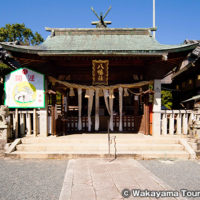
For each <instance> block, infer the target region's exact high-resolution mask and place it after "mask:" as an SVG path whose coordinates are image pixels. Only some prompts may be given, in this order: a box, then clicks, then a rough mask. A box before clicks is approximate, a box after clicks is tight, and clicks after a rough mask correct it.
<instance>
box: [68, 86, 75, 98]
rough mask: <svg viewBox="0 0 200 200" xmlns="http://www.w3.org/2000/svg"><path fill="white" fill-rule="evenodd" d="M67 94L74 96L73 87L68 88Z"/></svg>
mask: <svg viewBox="0 0 200 200" xmlns="http://www.w3.org/2000/svg"><path fill="white" fill-rule="evenodd" d="M69 96H70V97H73V96H75V94H74V89H73V88H70V91H69Z"/></svg>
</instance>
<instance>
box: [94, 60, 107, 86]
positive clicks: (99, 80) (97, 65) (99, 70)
mask: <svg viewBox="0 0 200 200" xmlns="http://www.w3.org/2000/svg"><path fill="white" fill-rule="evenodd" d="M108 64H109V61H108V60H93V61H92V83H93V85H108Z"/></svg>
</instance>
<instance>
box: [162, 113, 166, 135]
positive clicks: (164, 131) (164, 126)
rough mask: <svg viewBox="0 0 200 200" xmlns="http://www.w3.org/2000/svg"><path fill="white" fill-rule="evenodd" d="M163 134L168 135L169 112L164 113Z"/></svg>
mask: <svg viewBox="0 0 200 200" xmlns="http://www.w3.org/2000/svg"><path fill="white" fill-rule="evenodd" d="M162 135H167V114H166V113H164V114H162Z"/></svg>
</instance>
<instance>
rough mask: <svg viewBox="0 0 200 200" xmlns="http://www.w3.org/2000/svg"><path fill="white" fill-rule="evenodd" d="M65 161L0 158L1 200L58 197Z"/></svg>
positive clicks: (52, 199)
mask: <svg viewBox="0 0 200 200" xmlns="http://www.w3.org/2000/svg"><path fill="white" fill-rule="evenodd" d="M66 167H67V161H66V160H65V161H63V160H62V161H61V160H11V159H0V200H25V199H27V200H58V199H59V195H60V192H61V188H62V184H63V180H64V175H65V170H66Z"/></svg>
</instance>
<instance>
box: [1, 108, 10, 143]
mask: <svg viewBox="0 0 200 200" xmlns="http://www.w3.org/2000/svg"><path fill="white" fill-rule="evenodd" d="M8 116H9V109H8V107H7V106H4V105H1V106H0V143H1V144H6V143H7V141H8V137H9V136H10V124H9V122H8V121H7V117H8Z"/></svg>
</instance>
